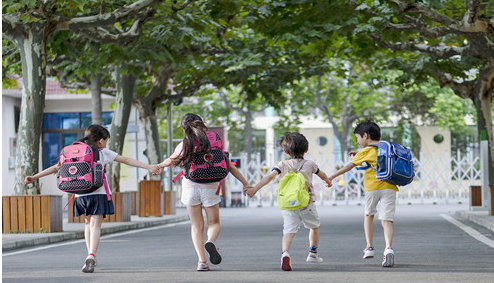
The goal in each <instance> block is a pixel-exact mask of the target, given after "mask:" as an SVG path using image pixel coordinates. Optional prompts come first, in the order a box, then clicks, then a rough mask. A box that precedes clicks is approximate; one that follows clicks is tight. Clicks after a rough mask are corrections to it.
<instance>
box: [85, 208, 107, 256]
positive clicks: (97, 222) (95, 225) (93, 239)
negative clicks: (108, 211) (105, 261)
mask: <svg viewBox="0 0 494 283" xmlns="http://www.w3.org/2000/svg"><path fill="white" fill-rule="evenodd" d="M90 219H91V221H90V223H89V230H90V235H89V249H88V254H93V255H96V251H97V250H98V246H99V240H100V236H101V224H102V223H103V215H101V214H98V215H91V217H90ZM86 243H87V240H86Z"/></svg>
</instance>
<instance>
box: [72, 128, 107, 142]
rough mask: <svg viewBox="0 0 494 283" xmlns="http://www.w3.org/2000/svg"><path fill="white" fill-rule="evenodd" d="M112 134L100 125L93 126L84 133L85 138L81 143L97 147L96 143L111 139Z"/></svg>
mask: <svg viewBox="0 0 494 283" xmlns="http://www.w3.org/2000/svg"><path fill="white" fill-rule="evenodd" d="M109 138H110V132H109V131H108V130H107V129H106V128H105V127H103V126H101V125H98V124H93V125H91V126H89V127H87V128H86V131H84V137H83V138H82V139H80V140H79V141H81V142H85V143H87V144H89V145H92V146H96V142H98V141H99V140H101V139H105V140H106V139H109Z"/></svg>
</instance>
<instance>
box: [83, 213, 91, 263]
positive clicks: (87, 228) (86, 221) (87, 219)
mask: <svg viewBox="0 0 494 283" xmlns="http://www.w3.org/2000/svg"><path fill="white" fill-rule="evenodd" d="M90 223H91V215H84V239H85V240H86V248H87V254H90V252H89V249H90V248H91V229H90V227H91V226H90Z"/></svg>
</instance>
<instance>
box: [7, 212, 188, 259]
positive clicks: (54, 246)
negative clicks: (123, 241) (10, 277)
mask: <svg viewBox="0 0 494 283" xmlns="http://www.w3.org/2000/svg"><path fill="white" fill-rule="evenodd" d="M186 223H190V221H184V222H178V223H171V224H165V225H160V226H155V227H149V228H142V229H136V230H130V231H125V232H118V233H115V234H110V235H105V236H101V240H105V239H109V238H115V237H119V236H125V235H130V234H135V233H140V232H146V231H152V230H159V229H163V228H168V227H174V226H178V225H183V224H186ZM85 242H86V240H84V239H82V240H75V241H70V240H69V242H62V243H56V244H50V245H45V246H41V247H36V248H31V249H25V250H22V251H16V252H11V253H9V252H7V253H2V257H6V256H11V255H18V254H25V253H30V252H36V251H42V250H46V249H50V248H57V247H62V246H68V245H75V244H80V243H85Z"/></svg>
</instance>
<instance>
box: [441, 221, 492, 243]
mask: <svg viewBox="0 0 494 283" xmlns="http://www.w3.org/2000/svg"><path fill="white" fill-rule="evenodd" d="M441 216H442V217H443V218H444V219H446V220H448V221H449V222H451V223H452V224H454V225H456V226H457V227H458V228H460V229H461V230H463V231H465V232H466V233H467V234H468V235H470V236H472V238H474V239H476V240H477V241H479V242H482V243H484V244H486V245H488V246H489V247H491V248H493V249H494V241H493V240H491V239H489V238H487V237H486V236H484V235H482V234H481V233H480V232H478V231H477V230H475V229H473V228H472V227H470V226H467V225H465V224H463V223H461V222H459V221H458V220H456V219H454V218H453V217H451V216H449V215H447V214H441Z"/></svg>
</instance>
